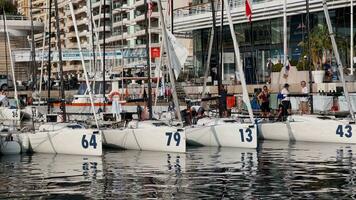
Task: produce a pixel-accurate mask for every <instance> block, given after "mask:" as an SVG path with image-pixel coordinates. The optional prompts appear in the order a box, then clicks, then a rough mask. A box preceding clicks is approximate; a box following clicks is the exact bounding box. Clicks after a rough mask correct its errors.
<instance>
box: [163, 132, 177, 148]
mask: <svg viewBox="0 0 356 200" xmlns="http://www.w3.org/2000/svg"><path fill="white" fill-rule="evenodd" d="M172 135H173V139H174V141H175V142H176V146H179V143H180V134H179V133H178V132H175V133H174V134H173V133H172V132H167V133H166V136H167V137H168V138H167V146H170V145H171V140H172Z"/></svg>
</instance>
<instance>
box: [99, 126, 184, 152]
mask: <svg viewBox="0 0 356 200" xmlns="http://www.w3.org/2000/svg"><path fill="white" fill-rule="evenodd" d="M153 123H160V122H152V121H142V122H138V121H132V122H130V123H129V125H128V128H123V129H107V130H103V144H104V145H107V146H111V147H116V148H121V149H133V150H146V151H163V152H181V153H184V152H185V151H186V136H185V132H184V130H179V129H178V128H177V127H170V126H166V125H162V126H154V125H153Z"/></svg>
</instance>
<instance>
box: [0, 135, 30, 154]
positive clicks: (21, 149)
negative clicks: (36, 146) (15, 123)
mask: <svg viewBox="0 0 356 200" xmlns="http://www.w3.org/2000/svg"><path fill="white" fill-rule="evenodd" d="M9 137H11V139H10V140H9V139H8V138H9ZM29 146H30V145H29V140H28V137H27V134H22V133H11V134H10V135H1V136H0V154H3V155H8V154H20V153H25V152H28V151H29Z"/></svg>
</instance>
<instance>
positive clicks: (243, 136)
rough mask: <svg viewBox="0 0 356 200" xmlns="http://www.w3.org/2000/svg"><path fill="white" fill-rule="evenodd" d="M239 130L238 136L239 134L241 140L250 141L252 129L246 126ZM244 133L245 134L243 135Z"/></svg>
mask: <svg viewBox="0 0 356 200" xmlns="http://www.w3.org/2000/svg"><path fill="white" fill-rule="evenodd" d="M239 131H240V136H241V142H245V140H246V141H247V142H252V140H253V138H252V130H251V129H250V128H247V129H246V130H245V131H244V129H242V128H241V129H239ZM245 133H246V135H245Z"/></svg>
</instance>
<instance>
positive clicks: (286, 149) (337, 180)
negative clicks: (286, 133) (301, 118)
mask: <svg viewBox="0 0 356 200" xmlns="http://www.w3.org/2000/svg"><path fill="white" fill-rule="evenodd" d="M355 150H356V146H355V145H349V144H328V143H309V142H297V143H288V142H282V141H265V142H264V143H262V144H261V151H260V152H259V156H258V157H259V163H258V165H259V167H258V169H259V170H258V174H257V177H256V178H257V179H256V186H255V187H254V193H255V194H256V196H264V197H267V196H269V197H274V196H276V195H278V196H285V197H292V196H293V197H298V198H319V199H320V198H327V199H334V198H350V197H352V196H353V194H354V188H353V185H354V182H353V181H351V180H353V179H354V178H353V177H354V174H355V171H354V170H355V168H354V160H353V152H355Z"/></svg>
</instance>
